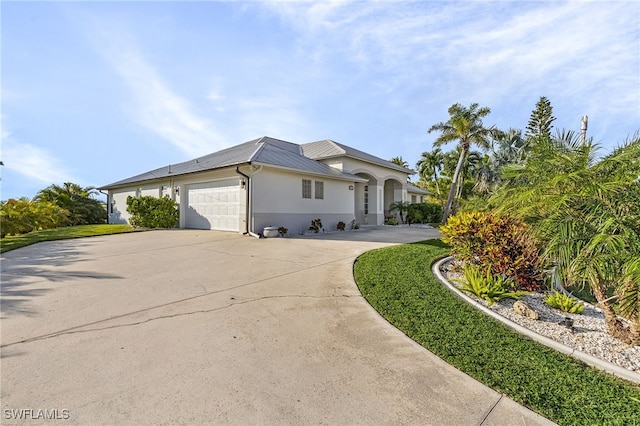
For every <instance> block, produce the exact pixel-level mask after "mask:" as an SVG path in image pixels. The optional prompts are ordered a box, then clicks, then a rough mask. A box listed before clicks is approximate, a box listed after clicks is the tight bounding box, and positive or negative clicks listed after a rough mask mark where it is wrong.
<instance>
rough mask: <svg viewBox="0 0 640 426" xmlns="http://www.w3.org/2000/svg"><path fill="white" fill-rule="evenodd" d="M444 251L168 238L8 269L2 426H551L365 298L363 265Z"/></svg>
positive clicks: (148, 235) (25, 261)
mask: <svg viewBox="0 0 640 426" xmlns="http://www.w3.org/2000/svg"><path fill="white" fill-rule="evenodd" d="M436 235H437V233H436V231H434V230H431V229H414V228H412V229H402V228H389V227H386V228H383V229H367V230H361V231H358V232H345V233H331V234H327V235H321V236H317V237H316V236H313V237H304V238H295V237H294V238H285V239H283V238H273V239H262V240H256V239H254V238H251V237H244V236H240V235H237V234H233V233H222V232H214V231H195V230H193V231H192V230H172V231H152V232H144V233H134V234H121V235H112V236H105V237H95V238H85V239H79V240H67V241H59V242H47V243H40V244H37V245H34V246H30V247H25V248H23V249H19V250H15V251H12V252H9V253H6V254H4V255H2V292H1V315H2V325H1V326H2V340H1V344H2V352H1V356H2V364H1V368H2V369H1V374H2V382H1V384H2V388H1V400H2V408H3V412H2V421H1V422H2V423H3V424H39V423H43V424H53V423H55V424H83V425H88V424H91V425H94V424H118V425H120V424H132V425H133V424H136V425H137V424H340V425H344V424H368V425H371V424H421V425H427V424H434V425H443V424H452V425H453V424H455V425H479V424H483V425H484V424H486V425H489V424H492V425H514V424H530V425H533V424H548V422H547V420H545V419H543V418H542V417H540V416H538V415H536V414H534V413H532V412H530V411H528V410H526V409H524V408H523V407H521V406H519V405H518V404H515V403H514V402H513V401H511V400H509V399H508V398H506V397H503V396H502V395H500V394H498V393H496V392H494V391H493V390H491V389H489V388H487V387H485V386H484V385H481V384H480V383H478V382H476V381H475V380H473V379H471V378H470V377H468V376H467V375H465V374H462V373H461V372H459V371H458V370H456V369H455V368H453V367H451V366H449V365H448V364H446V363H445V362H443V361H441V360H440V359H439V358H437V357H436V356H434V355H433V354H431V353H430V352H429V351H427V350H425V349H424V348H422V347H421V346H419V345H418V344H416V343H414V342H413V341H412V340H410V339H409V338H408V337H406V336H405V335H404V334H402V333H401V332H400V331H398V330H397V329H395V328H394V327H392V326H391V325H389V324H388V323H387V322H386V321H385V320H384V319H382V318H381V317H380V316H379V315H378V314H377V313H376V312H375V311H374V310H373V309H372V308H371V307H370V306H369V305H368V304H367V302H366V301H365V300H364V299H363V298H362V296H361V295H360V293H359V292H358V289H357V287H356V286H355V283H354V281H353V276H352V264H353V261H354V259H355V258H356V256H358V255H359V254H361V253H363V252H365V251H367V250H371V249H374V248H377V247H382V246H386V245H389V244H394V243H399V242H406V241H418V240H424V239H428V238H433V237H434V236H436ZM426 266H427V265H425V267H426ZM20 417H22V420H20V419H17V418H20ZM47 417H55V418H58V420H46V418H47ZM25 418H26V419H27V420H25ZM30 418H36V420H32V419H30Z"/></svg>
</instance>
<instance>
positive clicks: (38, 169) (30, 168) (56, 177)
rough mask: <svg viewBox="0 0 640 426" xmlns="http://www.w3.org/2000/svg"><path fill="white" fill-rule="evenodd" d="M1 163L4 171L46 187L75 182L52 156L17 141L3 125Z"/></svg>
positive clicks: (45, 151) (43, 150)
mask: <svg viewBox="0 0 640 426" xmlns="http://www.w3.org/2000/svg"><path fill="white" fill-rule="evenodd" d="M3 124H4V123H3ZM2 162H3V163H4V168H6V170H8V171H12V172H15V173H18V174H20V175H22V176H24V177H25V178H26V179H27V180H32V181H36V182H41V183H44V184H46V185H51V184H52V183H54V182H75V181H76V179H74V178H73V177H72V176H71V174H70V173H69V171H68V170H66V168H65V167H64V165H63V164H62V162H61V161H60V160H59V159H58V158H57V157H56V156H55V155H54V154H52V153H51V152H49V151H48V150H46V149H43V148H39V147H37V146H34V145H31V144H28V143H22V142H19V141H17V140H16V139H15V138H14V137H13V136H12V133H11V132H10V131H8V130H7V129H6V127H5V126H4V125H3V126H2Z"/></svg>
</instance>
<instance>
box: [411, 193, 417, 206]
mask: <svg viewBox="0 0 640 426" xmlns="http://www.w3.org/2000/svg"><path fill="white" fill-rule="evenodd" d="M415 203H416V196H415V195H412V196H411V204H415Z"/></svg>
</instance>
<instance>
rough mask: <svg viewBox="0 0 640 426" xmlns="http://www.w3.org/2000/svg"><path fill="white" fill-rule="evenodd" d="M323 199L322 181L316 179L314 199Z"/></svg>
mask: <svg viewBox="0 0 640 426" xmlns="http://www.w3.org/2000/svg"><path fill="white" fill-rule="evenodd" d="M322 199H324V182H321V181H316V200H322Z"/></svg>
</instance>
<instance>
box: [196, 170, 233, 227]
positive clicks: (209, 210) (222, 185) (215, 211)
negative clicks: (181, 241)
mask: <svg viewBox="0 0 640 426" xmlns="http://www.w3.org/2000/svg"><path fill="white" fill-rule="evenodd" d="M187 203H188V204H187V219H186V226H187V228H198V229H215V230H220V231H238V222H239V217H238V214H239V212H240V187H239V184H238V180H237V179H228V180H223V181H214V182H204V183H198V184H192V185H187Z"/></svg>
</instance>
